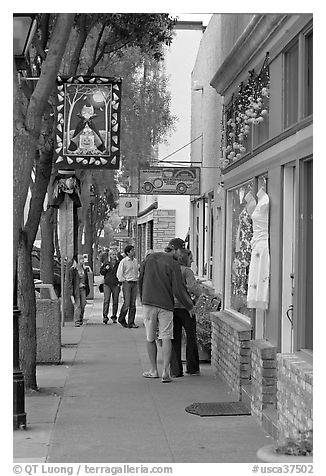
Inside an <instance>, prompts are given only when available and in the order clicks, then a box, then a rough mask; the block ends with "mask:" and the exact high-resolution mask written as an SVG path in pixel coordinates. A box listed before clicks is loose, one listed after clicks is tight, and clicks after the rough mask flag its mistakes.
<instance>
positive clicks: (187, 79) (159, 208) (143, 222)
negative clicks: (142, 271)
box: [136, 21, 204, 260]
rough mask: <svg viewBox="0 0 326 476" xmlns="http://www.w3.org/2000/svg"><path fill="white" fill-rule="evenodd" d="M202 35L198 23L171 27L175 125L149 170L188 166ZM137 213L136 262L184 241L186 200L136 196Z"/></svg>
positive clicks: (168, 70) (168, 63) (169, 68)
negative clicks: (173, 240) (194, 70)
mask: <svg viewBox="0 0 326 476" xmlns="http://www.w3.org/2000/svg"><path fill="white" fill-rule="evenodd" d="M203 31H204V27H203V25H202V22H197V21H179V22H177V24H176V26H175V38H174V39H173V42H172V44H171V46H170V47H169V48H168V49H167V51H166V53H165V60H164V63H165V69H166V74H167V76H168V78H169V89H170V92H171V106H170V110H171V114H173V115H175V116H177V122H176V126H175V130H174V131H173V134H172V135H171V137H169V138H168V141H167V143H163V144H159V146H158V147H157V150H156V151H155V152H156V153H155V156H156V159H155V161H153V163H152V165H153V166H157V165H162V166H164V165H165V166H167V167H173V166H177V167H178V166H182V165H183V164H184V165H189V161H190V146H188V147H187V144H190V123H191V70H192V68H193V64H194V61H195V57H196V52H197V50H198V46H199V43H200V40H201V38H202V35H203ZM184 146H186V147H184ZM179 149H180V150H179ZM160 161H161V162H160ZM138 210H139V211H138V216H137V240H136V241H137V246H138V250H137V252H138V257H139V259H140V260H142V259H143V258H144V256H145V254H146V251H147V250H149V249H153V250H154V251H162V250H163V249H164V247H165V246H166V244H167V243H168V242H169V240H170V239H171V238H174V237H176V236H178V237H180V238H183V239H184V238H185V237H186V235H187V232H188V228H189V196H187V195H140V196H139V207H138Z"/></svg>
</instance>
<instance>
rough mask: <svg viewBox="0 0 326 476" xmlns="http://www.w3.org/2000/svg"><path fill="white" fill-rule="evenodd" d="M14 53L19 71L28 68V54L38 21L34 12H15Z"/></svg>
mask: <svg viewBox="0 0 326 476" xmlns="http://www.w3.org/2000/svg"><path fill="white" fill-rule="evenodd" d="M13 17H14V18H13V54H14V58H15V62H16V67H17V70H18V71H21V70H24V69H26V55H27V53H28V48H29V47H30V44H31V41H32V39H33V37H34V34H35V31H36V26H37V21H36V15H35V14H34V13H14V14H13Z"/></svg>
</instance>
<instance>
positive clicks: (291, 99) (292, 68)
mask: <svg viewBox="0 0 326 476" xmlns="http://www.w3.org/2000/svg"><path fill="white" fill-rule="evenodd" d="M284 56H285V61H284V63H285V75H284V127H285V128H286V127H289V126H292V125H293V124H295V123H296V122H297V121H298V97H299V96H298V88H299V76H298V67H299V66H298V61H299V46H298V41H296V42H295V43H294V45H292V46H291V48H289V49H288V51H287V52H286V53H285V55H284Z"/></svg>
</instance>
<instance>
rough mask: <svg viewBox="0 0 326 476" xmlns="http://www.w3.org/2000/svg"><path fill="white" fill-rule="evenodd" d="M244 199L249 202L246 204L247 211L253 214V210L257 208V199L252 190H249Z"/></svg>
mask: <svg viewBox="0 0 326 476" xmlns="http://www.w3.org/2000/svg"><path fill="white" fill-rule="evenodd" d="M244 199H245V201H246V202H247V204H246V209H247V212H248V213H249V215H250V216H251V215H252V214H253V211H254V210H255V208H256V199H255V197H254V194H253V193H252V191H251V190H249V192H248V193H247V194H246V196H245V197H244Z"/></svg>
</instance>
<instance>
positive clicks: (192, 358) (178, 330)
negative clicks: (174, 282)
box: [171, 249, 204, 377]
mask: <svg viewBox="0 0 326 476" xmlns="http://www.w3.org/2000/svg"><path fill="white" fill-rule="evenodd" d="M191 258H192V254H191V251H190V250H185V249H182V250H181V252H179V255H178V261H179V263H180V267H181V274H182V276H183V279H184V285H185V287H186V289H187V292H188V293H189V295H190V296H191V298H192V299H193V301H194V300H195V299H196V298H197V299H198V298H199V296H200V295H201V294H203V292H204V289H203V287H202V286H200V284H199V283H197V281H196V278H195V275H194V273H193V271H192V270H191V268H190V266H191ZM183 328H184V330H185V334H186V373H187V374H189V375H200V370H199V355H198V347H197V337H196V316H195V314H194V313H189V312H188V311H187V309H185V307H184V306H183V305H182V303H181V302H180V301H178V300H177V299H175V303H174V311H173V341H172V355H171V374H172V376H173V377H183V366H182V360H181V344H182V329H183Z"/></svg>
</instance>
